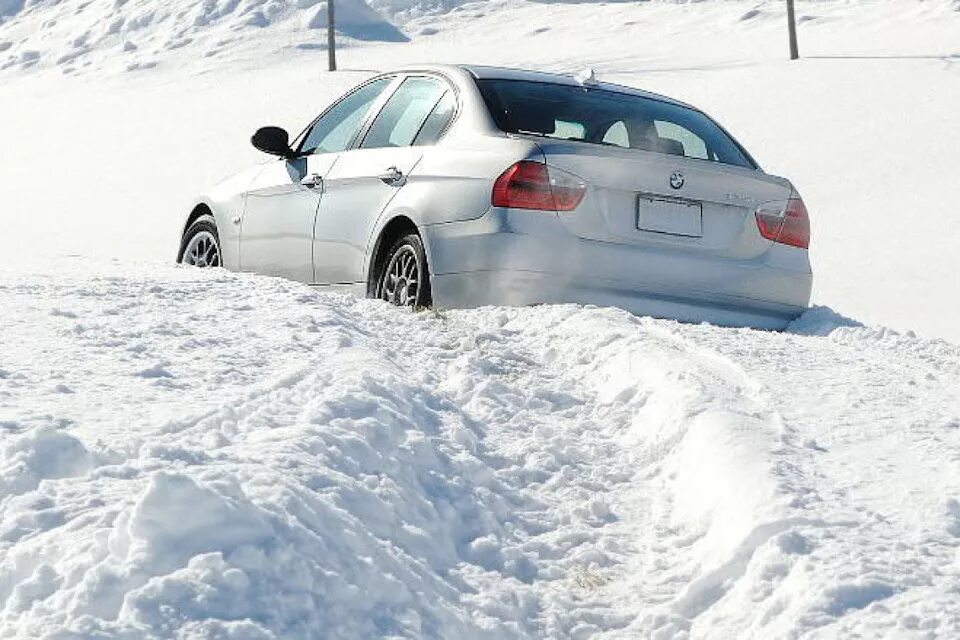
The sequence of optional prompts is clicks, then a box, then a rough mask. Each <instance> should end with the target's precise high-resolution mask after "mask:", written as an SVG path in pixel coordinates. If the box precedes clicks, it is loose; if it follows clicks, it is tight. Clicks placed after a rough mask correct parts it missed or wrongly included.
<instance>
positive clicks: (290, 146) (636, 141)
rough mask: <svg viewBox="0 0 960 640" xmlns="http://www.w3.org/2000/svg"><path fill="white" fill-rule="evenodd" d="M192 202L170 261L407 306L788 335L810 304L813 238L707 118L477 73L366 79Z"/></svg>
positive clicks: (785, 187)
mask: <svg viewBox="0 0 960 640" xmlns="http://www.w3.org/2000/svg"><path fill="white" fill-rule="evenodd" d="M252 143H253V145H254V146H255V147H256V148H257V149H259V150H260V151H262V152H264V153H265V154H269V155H270V156H271V158H270V159H268V160H267V161H266V162H264V163H262V164H260V165H258V166H255V167H253V168H251V169H249V170H247V171H244V172H242V173H241V174H239V175H237V176H234V177H232V178H230V179H228V180H226V181H225V182H223V183H221V184H220V185H218V186H216V187H214V188H213V189H211V190H210V191H209V192H208V193H206V194H204V195H202V196H200V197H199V198H197V200H196V202H195V206H194V207H193V208H192V210H191V211H190V212H189V215H188V216H187V217H186V220H185V223H184V226H183V233H182V241H181V244H180V249H179V254H178V261H179V262H182V263H185V264H190V265H196V266H200V267H217V266H219V267H225V268H227V269H233V270H242V271H250V272H256V273H261V274H267V275H272V276H280V277H283V278H290V279H293V280H298V281H301V282H305V283H309V284H312V285H320V286H342V287H348V288H351V289H353V290H355V291H357V292H358V293H360V294H361V295H366V296H370V297H376V298H380V299H383V300H385V301H388V302H390V303H393V304H396V305H401V306H409V307H414V308H420V307H429V306H431V305H432V306H435V307H440V308H463V307H474V306H480V305H531V304H543V303H582V304H594V305H609V306H616V307H620V308H623V309H626V310H628V311H631V312H634V313H637V314H642V315H652V316H657V317H666V318H673V319H677V320H682V321H692V322H700V321H707V322H711V323H714V324H720V325H733V326H752V327H760V328H783V327H785V326H786V325H787V324H788V323H789V322H790V321H791V320H792V319H794V318H795V317H797V316H798V315H799V314H800V313H801V312H802V311H803V310H804V309H805V308H806V307H807V305H808V303H809V298H810V288H811V281H812V274H811V269H810V261H809V256H808V246H809V242H810V224H809V219H808V215H807V210H806V208H805V206H804V203H803V200H802V199H801V198H800V195H799V194H798V193H797V190H796V189H795V188H794V186H793V185H792V184H791V183H790V182H789V181H788V180H786V179H784V178H781V177H777V176H772V175H769V174H767V173H765V172H764V171H763V170H762V169H761V168H760V167H759V165H758V164H757V163H756V161H755V160H754V159H753V158H752V157H751V156H750V154H749V153H748V152H747V151H746V149H744V147H743V146H742V145H741V144H740V143H738V142H737V141H736V140H735V139H734V138H733V137H732V136H731V135H730V134H729V133H727V131H725V130H724V129H723V128H722V127H721V126H720V125H719V124H717V123H716V122H715V121H714V120H713V119H711V118H710V117H709V116H708V115H706V114H705V113H704V112H703V111H701V110H699V109H697V108H695V107H693V106H690V105H688V104H685V103H683V102H680V101H678V100H674V99H671V98H667V97H664V96H661V95H656V94H653V93H649V92H646V91H642V90H639V89H635V88H630V87H625V86H619V85H616V84H609V83H605V82H600V81H597V80H596V79H595V77H594V76H593V75H592V74H582V75H581V76H576V77H572V76H565V75H555V74H548V73H541V72H534V71H521V70H515V69H503V68H492V67H482V66H447V65H430V66H418V67H411V68H403V69H399V70H396V71H393V72H390V73H384V74H381V75H377V76H375V77H373V78H370V79H369V80H366V81H365V82H363V83H361V84H360V85H359V86H357V87H355V88H354V89H352V90H351V91H349V92H348V93H347V94H346V95H344V96H343V97H341V98H340V99H339V100H337V101H336V102H335V103H333V104H332V105H330V106H329V107H327V108H326V109H325V110H324V111H323V112H322V113H321V114H320V115H319V116H318V117H317V118H316V119H315V120H314V121H313V122H312V123H310V125H309V126H307V127H306V129H304V131H303V132H302V133H300V134H299V135H298V136H296V137H295V138H294V139H292V140H291V139H290V135H289V134H288V133H287V131H285V130H284V129H282V128H280V127H272V126H271V127H263V128H261V129H259V130H258V131H257V132H256V133H255V134H254V135H253V138H252Z"/></svg>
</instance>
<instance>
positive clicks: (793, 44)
mask: <svg viewBox="0 0 960 640" xmlns="http://www.w3.org/2000/svg"><path fill="white" fill-rule="evenodd" d="M330 1H331V2H332V1H333V0H330ZM787 25H788V27H789V29H790V59H791V60H796V59H797V58H799V57H800V49H799V48H798V47H797V17H796V14H795V13H794V11H793V0H787Z"/></svg>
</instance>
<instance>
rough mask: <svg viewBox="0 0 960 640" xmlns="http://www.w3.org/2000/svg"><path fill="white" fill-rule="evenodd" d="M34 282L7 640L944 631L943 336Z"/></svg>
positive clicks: (227, 278) (959, 379) (953, 604)
mask: <svg viewBox="0 0 960 640" xmlns="http://www.w3.org/2000/svg"><path fill="white" fill-rule="evenodd" d="M56 267H57V268H56V269H55V270H50V271H41V272H20V273H7V274H5V275H3V276H2V278H0V305H2V308H3V309H4V311H5V313H4V331H3V333H2V334H0V335H2V337H0V353H2V354H3V361H2V369H3V370H2V374H0V425H2V428H3V447H2V451H0V487H2V493H3V495H4V497H3V499H2V500H3V501H2V503H0V504H2V520H0V601H2V602H3V608H2V616H0V630H2V633H3V634H5V636H6V637H11V636H12V637H22V638H26V637H46V636H47V635H50V634H63V633H67V632H69V633H72V634H79V635H80V636H83V637H91V636H93V635H95V634H97V633H101V632H102V633H106V634H107V635H108V636H110V637H137V638H141V637H174V636H177V637H204V638H214V637H231V638H265V637H288V638H294V637H296V638H303V637H318V638H319V637H343V638H354V637H383V636H396V637H421V636H422V637H513V636H544V637H588V636H589V637H595V636H597V635H603V634H608V635H610V636H613V637H624V636H630V637H648V636H652V637H663V638H674V637H682V636H684V635H685V634H689V635H690V636H691V637H751V636H752V637H789V636H792V635H796V634H810V635H811V636H812V637H849V636H850V635H851V634H854V633H860V634H865V635H868V636H874V635H885V636H888V637H927V636H928V635H930V634H931V633H932V634H935V635H937V636H939V637H955V636H956V634H960V615H958V613H957V612H960V590H958V588H957V586H958V584H960V581H958V580H960V556H958V549H960V506H958V504H960V503H958V500H960V464H958V463H960V398H958V394H957V389H960V349H958V348H957V347H954V346H951V345H949V344H948V343H946V342H942V341H927V340H922V339H920V338H916V337H911V336H908V335H901V334H896V333H894V332H892V331H889V330H881V329H872V328H866V327H858V326H856V325H855V323H852V322H850V321H847V320H844V319H843V318H841V317H839V316H836V314H833V313H832V312H829V311H827V310H823V309H817V310H813V311H811V312H810V313H808V314H807V315H806V316H804V317H803V318H802V319H801V321H799V322H798V323H797V325H796V326H795V330H794V331H793V332H788V333H784V334H777V333H766V332H756V331H750V330H728V329H718V328H714V327H710V326H706V325H703V326H690V325H680V324H677V323H673V322H668V321H654V320H649V319H642V318H636V317H633V316H631V315H629V314H627V313H625V312H621V311H617V310H610V309H591V308H581V307H576V306H556V307H542V308H530V309H498V308H488V309H481V310H476V311H458V312H444V313H439V314H438V313H433V312H425V313H419V314H412V313H409V312H407V311H402V310H396V309H394V308H391V307H388V306H386V305H384V304H381V303H379V302H374V301H368V300H358V299H354V298H351V297H347V296H343V295H338V294H332V293H325V292H319V291H316V290H311V289H309V288H308V287H305V286H302V285H297V284H294V283H290V282H286V281H282V280H274V279H266V278H259V277H253V276H245V275H235V274H228V273H223V272H204V271H200V270H195V269H186V268H173V267H151V266H145V265H141V266H137V265H134V264H130V263H126V264H104V263H98V262H92V261H89V260H83V259H79V258H78V259H73V260H69V261H66V262H62V263H58V264H57V265H56ZM69 633H67V635H55V636H51V637H76V636H75V635H69Z"/></svg>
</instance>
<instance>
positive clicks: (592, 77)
mask: <svg viewBox="0 0 960 640" xmlns="http://www.w3.org/2000/svg"><path fill="white" fill-rule="evenodd" d="M574 79H575V80H576V81H577V82H579V83H580V84H582V85H584V86H586V85H590V84H597V82H598V80H597V74H596V72H595V71H594V70H593V67H587V68H586V69H584V70H583V71H581V72H580V73H578V74H577V75H575V76H574Z"/></svg>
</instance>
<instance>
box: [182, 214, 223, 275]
mask: <svg viewBox="0 0 960 640" xmlns="http://www.w3.org/2000/svg"><path fill="white" fill-rule="evenodd" d="M177 262H178V263H180V264H189V265H193V266H195V267H222V266H223V254H222V253H221V251H220V234H219V233H217V223H216V221H215V220H214V219H213V216H211V215H202V216H200V217H199V218H197V219H196V220H194V221H193V224H191V225H190V227H189V228H187V232H186V233H184V234H183V239H182V240H181V241H180V251H179V252H177Z"/></svg>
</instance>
